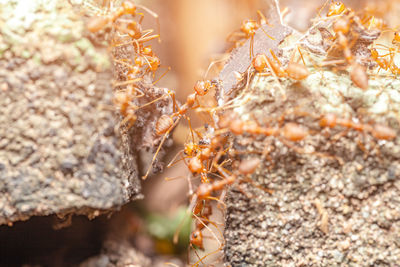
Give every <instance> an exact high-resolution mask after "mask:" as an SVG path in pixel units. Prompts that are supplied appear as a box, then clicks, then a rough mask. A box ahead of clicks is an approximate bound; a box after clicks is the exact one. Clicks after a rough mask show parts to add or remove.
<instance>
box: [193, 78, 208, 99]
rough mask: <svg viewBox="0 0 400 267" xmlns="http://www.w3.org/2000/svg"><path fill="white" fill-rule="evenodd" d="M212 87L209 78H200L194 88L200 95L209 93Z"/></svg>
mask: <svg viewBox="0 0 400 267" xmlns="http://www.w3.org/2000/svg"><path fill="white" fill-rule="evenodd" d="M210 88H211V82H210V81H209V80H198V81H197V82H196V84H195V85H194V90H195V91H196V93H197V94H198V95H199V96H204V95H206V94H207V93H208V91H209V90H210Z"/></svg>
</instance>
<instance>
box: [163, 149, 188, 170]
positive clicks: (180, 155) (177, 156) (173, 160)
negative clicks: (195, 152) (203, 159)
mask: <svg viewBox="0 0 400 267" xmlns="http://www.w3.org/2000/svg"><path fill="white" fill-rule="evenodd" d="M182 153H183V150H181V151H179V152H178V153H176V155H175V156H174V157H173V158H172V160H171V161H170V162H169V163H168V165H167V168H170V167H172V166H174V165H175V164H177V163H178V162H180V161H182V160H183V162H184V163H185V165H186V166H187V165H188V164H187V162H186V160H185V157H184V156H183V155H182ZM177 158H179V159H178V160H177Z"/></svg>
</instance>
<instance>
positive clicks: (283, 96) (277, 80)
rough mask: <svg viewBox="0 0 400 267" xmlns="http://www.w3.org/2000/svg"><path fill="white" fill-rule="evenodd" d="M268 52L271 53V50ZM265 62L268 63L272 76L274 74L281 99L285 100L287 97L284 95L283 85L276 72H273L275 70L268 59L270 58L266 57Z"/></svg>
mask: <svg viewBox="0 0 400 267" xmlns="http://www.w3.org/2000/svg"><path fill="white" fill-rule="evenodd" d="M270 52H272V53H273V51H272V50H270ZM266 63H267V65H268V68H269V69H270V70H271V73H272V76H274V80H275V82H276V83H277V84H278V88H279V91H281V94H282V98H283V100H286V98H287V97H286V93H285V90H284V89H283V87H282V85H281V82H280V81H279V79H278V76H277V74H276V73H275V71H274V69H273V67H272V64H271V61H270V59H269V58H268V57H267V61H266Z"/></svg>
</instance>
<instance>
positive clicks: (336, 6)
mask: <svg viewBox="0 0 400 267" xmlns="http://www.w3.org/2000/svg"><path fill="white" fill-rule="evenodd" d="M331 2H332V3H331V4H330V5H329V10H328V13H327V14H326V16H327V17H332V16H338V15H342V14H344V13H346V12H347V11H349V9H348V8H347V7H346V6H345V5H344V4H343V3H342V2H333V1H331Z"/></svg>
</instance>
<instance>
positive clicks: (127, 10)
mask: <svg viewBox="0 0 400 267" xmlns="http://www.w3.org/2000/svg"><path fill="white" fill-rule="evenodd" d="M137 8H141V9H143V10H144V11H146V12H147V13H149V14H150V15H151V16H153V17H154V18H155V19H156V21H157V27H158V32H160V21H159V18H158V14H157V13H155V12H153V11H152V10H150V9H148V8H147V7H145V6H142V5H138V4H134V3H132V2H131V1H124V2H123V3H122V5H121V7H119V8H117V9H116V10H115V11H114V12H113V13H111V14H109V15H108V16H96V17H93V18H91V20H90V21H89V22H88V24H87V28H88V30H89V31H90V32H93V33H95V32H98V31H100V30H102V29H104V28H105V27H106V26H107V24H109V23H114V22H115V21H116V20H117V19H118V18H120V17H122V16H124V15H131V16H133V17H135V16H136V15H140V16H141V19H140V22H141V21H142V19H143V17H144V14H143V13H137V12H136V9H137ZM159 40H160V39H159Z"/></svg>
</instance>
